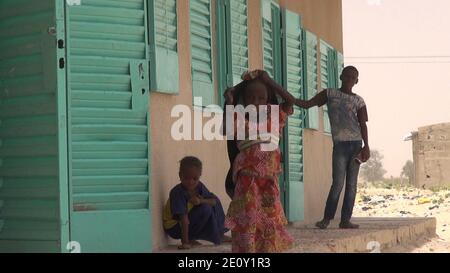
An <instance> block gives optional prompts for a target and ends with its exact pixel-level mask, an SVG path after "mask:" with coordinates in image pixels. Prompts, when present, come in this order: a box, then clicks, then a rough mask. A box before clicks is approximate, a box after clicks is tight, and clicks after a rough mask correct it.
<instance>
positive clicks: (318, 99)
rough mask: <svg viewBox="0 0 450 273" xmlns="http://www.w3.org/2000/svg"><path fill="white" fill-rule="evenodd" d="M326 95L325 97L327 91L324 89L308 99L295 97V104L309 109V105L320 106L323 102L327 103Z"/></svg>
mask: <svg viewBox="0 0 450 273" xmlns="http://www.w3.org/2000/svg"><path fill="white" fill-rule="evenodd" d="M327 100H328V97H327V92H326V91H325V90H324V91H322V92H320V93H319V94H317V95H316V96H314V97H313V98H312V99H310V100H307V101H306V100H301V99H296V100H295V105H297V106H298V107H300V108H304V109H309V108H311V107H314V106H319V107H320V106H322V105H324V104H325V103H327Z"/></svg>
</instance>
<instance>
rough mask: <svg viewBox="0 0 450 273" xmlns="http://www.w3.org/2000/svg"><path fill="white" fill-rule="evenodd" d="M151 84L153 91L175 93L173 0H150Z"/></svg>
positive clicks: (176, 29) (176, 88) (175, 3)
mask: <svg viewBox="0 0 450 273" xmlns="http://www.w3.org/2000/svg"><path fill="white" fill-rule="evenodd" d="M148 3H149V12H150V14H152V15H153V16H150V17H149V26H150V48H151V52H150V55H151V56H150V57H151V60H150V63H151V69H150V77H151V78H150V83H151V89H152V91H156V92H161V93H168V94H178V93H179V79H178V72H179V65H178V25H177V2H176V0H153V1H149V2H148Z"/></svg>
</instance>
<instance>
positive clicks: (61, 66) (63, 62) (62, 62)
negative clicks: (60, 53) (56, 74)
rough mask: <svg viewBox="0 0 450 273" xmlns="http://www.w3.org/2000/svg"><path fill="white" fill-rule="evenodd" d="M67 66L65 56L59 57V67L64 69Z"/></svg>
mask: <svg viewBox="0 0 450 273" xmlns="http://www.w3.org/2000/svg"><path fill="white" fill-rule="evenodd" d="M65 66H66V62H65V60H64V58H60V59H59V68H61V69H64V67H65Z"/></svg>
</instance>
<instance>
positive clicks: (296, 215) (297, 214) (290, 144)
mask: <svg viewBox="0 0 450 273" xmlns="http://www.w3.org/2000/svg"><path fill="white" fill-rule="evenodd" d="M283 25H284V27H283V28H284V34H285V35H284V39H283V64H284V66H283V78H284V80H283V82H284V86H285V87H286V89H287V90H289V91H290V92H291V94H292V95H294V97H297V98H302V97H304V90H303V67H304V66H303V63H304V62H303V50H302V48H303V40H302V29H301V25H300V16H299V15H298V14H295V13H292V12H290V11H288V10H284V11H283ZM286 127H287V133H286V136H285V139H286V142H285V145H286V147H285V151H286V153H285V154H286V156H285V168H286V180H287V187H288V191H287V193H288V195H287V202H286V204H287V217H288V219H289V221H291V222H295V221H301V220H303V218H304V184H303V112H302V110H301V109H300V108H298V107H295V109H294V114H293V115H292V116H291V117H290V118H289V121H288V124H287V126H286Z"/></svg>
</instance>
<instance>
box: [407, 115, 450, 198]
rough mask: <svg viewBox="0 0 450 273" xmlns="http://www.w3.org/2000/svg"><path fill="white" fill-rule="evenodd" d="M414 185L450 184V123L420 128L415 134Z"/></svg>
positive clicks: (431, 186)
mask: <svg viewBox="0 0 450 273" xmlns="http://www.w3.org/2000/svg"><path fill="white" fill-rule="evenodd" d="M413 158H414V168H415V182H414V185H416V186H417V187H423V188H428V189H429V188H433V187H448V186H450V123H444V124H436V125H432V126H427V127H422V128H419V131H418V133H417V134H414V135H413Z"/></svg>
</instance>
